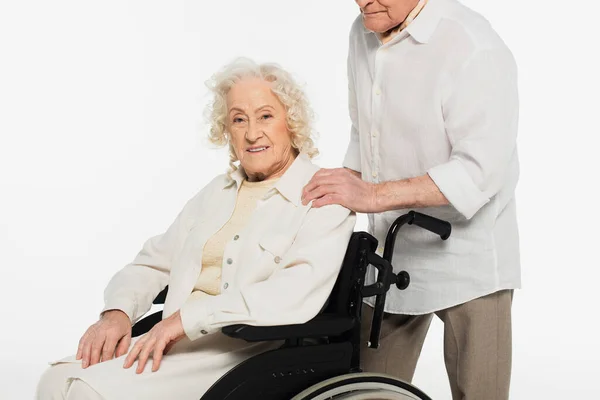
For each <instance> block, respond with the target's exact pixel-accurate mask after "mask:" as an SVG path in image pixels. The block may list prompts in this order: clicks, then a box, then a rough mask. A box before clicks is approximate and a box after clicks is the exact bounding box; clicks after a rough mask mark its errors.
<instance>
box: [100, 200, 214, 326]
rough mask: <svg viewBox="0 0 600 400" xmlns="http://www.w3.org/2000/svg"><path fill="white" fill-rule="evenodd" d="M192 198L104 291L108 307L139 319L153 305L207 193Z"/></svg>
mask: <svg viewBox="0 0 600 400" xmlns="http://www.w3.org/2000/svg"><path fill="white" fill-rule="evenodd" d="M205 190H206V189H204V190H203V191H201V192H200V193H199V194H197V195H196V196H194V198H192V199H191V200H189V201H188V202H187V203H186V205H185V207H184V208H183V210H182V211H181V212H180V213H179V215H178V216H177V217H176V218H175V221H173V223H172V224H171V225H170V226H169V228H168V229H167V230H166V231H165V232H164V233H163V234H161V235H157V236H154V237H152V238H150V239H148V240H147V241H146V242H145V243H144V245H143V247H142V249H141V251H140V252H139V253H138V254H137V256H136V257H135V258H134V260H133V261H132V262H131V263H130V264H128V265H126V266H125V267H124V268H122V269H121V270H120V271H118V272H117V273H116V274H115V275H114V276H113V277H112V278H111V280H110V281H109V283H108V285H107V287H106V289H105V290H104V308H103V309H102V311H101V313H100V314H102V313H103V312H105V311H109V310H121V311H123V312H124V313H125V314H127V316H128V317H129V319H130V320H131V322H132V323H135V322H137V320H139V319H140V318H141V317H143V316H144V314H145V313H146V312H148V310H150V308H151V307H152V302H153V301H154V299H155V298H156V296H157V295H158V293H160V291H161V290H163V289H164V288H165V286H166V285H167V284H168V281H169V273H170V270H171V262H172V259H173V255H174V254H175V251H176V249H177V248H179V244H180V243H182V242H183V240H184V239H185V237H186V235H187V233H188V232H189V226H188V225H189V223H190V221H191V218H192V214H193V212H194V210H197V209H201V207H198V202H199V201H200V199H201V196H202V194H203V192H204V191H205Z"/></svg>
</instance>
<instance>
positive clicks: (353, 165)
mask: <svg viewBox="0 0 600 400" xmlns="http://www.w3.org/2000/svg"><path fill="white" fill-rule="evenodd" d="M352 58H353V52H352V46H350V50H349V51H348V63H347V64H348V110H349V113H350V121H351V122H352V125H351V128H350V142H349V143H348V149H347V150H346V156H345V157H344V163H343V166H344V167H346V168H350V169H352V170H354V171H358V172H361V163H360V137H359V134H358V109H357V100H356V92H355V89H354V82H355V81H354V67H353V66H352V63H353V60H352Z"/></svg>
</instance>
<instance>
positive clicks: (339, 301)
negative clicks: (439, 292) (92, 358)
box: [132, 211, 451, 400]
mask: <svg viewBox="0 0 600 400" xmlns="http://www.w3.org/2000/svg"><path fill="white" fill-rule="evenodd" d="M405 224H409V225H410V224H414V225H417V226H420V227H422V228H424V229H427V230H429V231H431V232H434V233H436V234H438V235H439V236H440V237H441V239H442V240H446V239H447V238H448V237H449V236H450V232H451V226H450V224H449V223H448V222H445V221H442V220H439V219H437V218H434V217H431V216H427V215H424V214H420V213H417V212H415V211H410V212H409V213H407V214H405V215H402V216H401V217H399V218H398V219H396V221H395V222H394V223H393V224H392V226H391V227H390V229H389V231H388V235H387V237H386V243H385V248H384V252H383V257H381V256H379V255H377V254H376V253H375V251H376V249H377V245H378V242H377V239H375V238H374V237H373V236H371V235H370V234H368V233H366V232H354V233H353V234H352V236H351V239H350V242H349V245H348V248H347V251H346V254H345V256H344V261H343V264H342V268H341V270H340V273H339V275H338V278H337V280H336V283H335V286H334V288H333V290H332V292H331V295H330V297H329V299H328V301H327V303H326V304H325V306H324V308H323V310H322V311H321V312H320V313H319V314H318V315H317V316H316V317H315V318H313V319H312V320H310V321H308V322H307V323H305V324H297V325H285V326H250V325H231V326H227V327H224V328H222V330H221V331H222V332H223V333H224V334H225V335H228V336H230V337H233V338H238V339H241V340H245V341H247V342H259V341H272V340H277V341H279V340H282V341H284V344H283V345H282V346H280V347H279V348H277V349H274V350H270V351H267V352H265V353H261V354H259V355H256V356H254V357H251V358H249V359H247V360H245V361H243V362H242V363H240V364H238V365H237V366H235V367H234V368H232V369H231V370H230V371H229V372H228V373H227V374H225V375H224V376H222V377H221V378H220V379H219V380H218V381H216V382H215V383H214V384H213V385H212V387H211V388H210V389H209V390H208V391H207V392H206V393H205V394H204V395H203V396H202V397H201V399H200V400H242V399H243V400H247V399H249V398H252V399H260V400H289V399H291V398H293V397H294V396H296V395H298V393H301V392H302V393H304V392H303V391H306V389H307V388H310V387H311V386H314V385H319V383H321V382H323V381H326V380H328V379H331V378H335V377H339V376H344V375H346V374H347V375H348V380H351V381H353V382H356V380H357V379H358V380H359V381H360V379H361V376H362V375H363V374H360V372H362V370H361V368H360V347H361V346H360V340H361V338H360V330H361V328H360V323H361V322H360V321H361V307H362V303H363V299H364V298H367V297H371V296H376V301H375V310H374V315H373V320H372V323H371V335H370V340H369V347H371V348H377V347H378V346H379V335H380V331H381V324H382V321H383V315H384V305H385V299H386V294H387V291H388V290H389V288H390V287H391V286H392V285H395V286H396V287H397V288H398V289H400V290H404V289H406V288H407V287H408V285H409V284H410V276H409V274H408V273H407V272H406V271H401V272H400V273H398V274H394V272H393V268H392V264H391V261H392V255H393V248H394V244H395V240H396V235H397V233H398V231H399V229H400V228H401V227H402V226H403V225H405ZM369 265H372V266H374V267H375V268H376V269H377V270H378V274H377V281H376V282H375V283H373V284H371V285H368V286H365V277H366V272H367V268H368V266H369ZM167 291H168V286H167V287H165V289H164V290H163V291H162V292H161V293H160V294H159V295H158V296H157V297H156V299H155V300H154V304H163V303H164V300H165V298H166V294H167ZM161 319H162V311H159V312H157V313H154V314H152V315H150V316H147V317H145V318H144V319H142V320H140V321H139V322H137V323H136V324H135V325H134V326H133V327H132V336H134V337H135V336H139V335H141V334H143V333H146V332H148V331H149V330H150V329H151V328H152V326H154V324H156V323H157V322H159V321H160V320H161ZM357 373H359V374H357ZM367 376H369V377H370V378H369V381H370V382H373V379H375V378H377V379H375V381H378V380H387V381H390V380H391V381H393V385H395V386H398V387H401V388H404V389H406V390H407V391H409V392H410V393H412V394H415V395H416V396H419V397H418V398H421V399H429V397H427V395H426V394H425V393H423V392H421V391H420V390H419V389H417V388H415V387H414V386H412V385H410V384H408V383H406V382H403V381H401V380H398V379H396V378H393V377H386V376H383V375H381V376H379V377H377V376H374V375H373V374H365V378H364V379H365V382H366V378H367ZM388 383H389V382H388ZM317 392H318V390H317V391H316V392H314V393H312V394H311V395H310V396H311V397H302V399H311V398H314V397H312V396H313V395H316V394H318V393H317ZM249 393H250V394H251V397H249V395H248V394H249Z"/></svg>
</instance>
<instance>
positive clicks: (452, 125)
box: [427, 49, 519, 219]
mask: <svg viewBox="0 0 600 400" xmlns="http://www.w3.org/2000/svg"><path fill="white" fill-rule="evenodd" d="M452 81H453V82H452V83H451V84H450V85H451V86H450V89H449V90H448V93H447V96H446V97H445V99H444V100H443V112H444V123H445V128H446V132H447V135H448V138H449V140H450V143H451V145H452V152H451V155H450V159H449V161H448V162H446V163H444V164H441V165H437V166H435V167H433V168H431V169H430V170H429V171H427V172H428V174H429V176H430V177H431V179H432V180H433V181H434V182H435V184H436V185H437V186H438V188H439V189H440V191H441V192H442V193H443V194H444V196H446V198H447V199H448V201H449V202H450V204H452V206H453V207H454V208H456V209H457V210H458V211H459V212H460V213H461V214H462V215H463V216H464V217H465V218H467V219H470V218H472V217H473V216H474V215H475V213H476V212H477V211H478V210H479V209H480V208H481V207H482V206H484V205H485V204H486V203H487V202H489V201H490V199H491V198H492V197H493V196H494V195H495V194H496V193H498V191H499V190H500V189H501V188H502V186H503V185H504V182H505V179H506V176H507V172H508V169H509V166H510V161H511V159H512V157H513V156H514V154H515V152H516V137H517V125H518V114H519V100H518V89H517V68H516V64H515V61H514V59H513V57H512V55H511V54H510V52H509V50H508V49H494V50H485V51H479V52H477V53H475V54H474V55H473V56H471V58H470V59H469V61H467V63H466V65H465V66H464V67H463V68H462V69H461V70H460V71H459V73H457V74H456V77H455V78H454V79H452Z"/></svg>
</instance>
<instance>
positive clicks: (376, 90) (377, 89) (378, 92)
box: [375, 88, 381, 96]
mask: <svg viewBox="0 0 600 400" xmlns="http://www.w3.org/2000/svg"><path fill="white" fill-rule="evenodd" d="M375 94H376V95H377V96H379V95H380V94H381V90H380V89H379V88H375Z"/></svg>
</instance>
